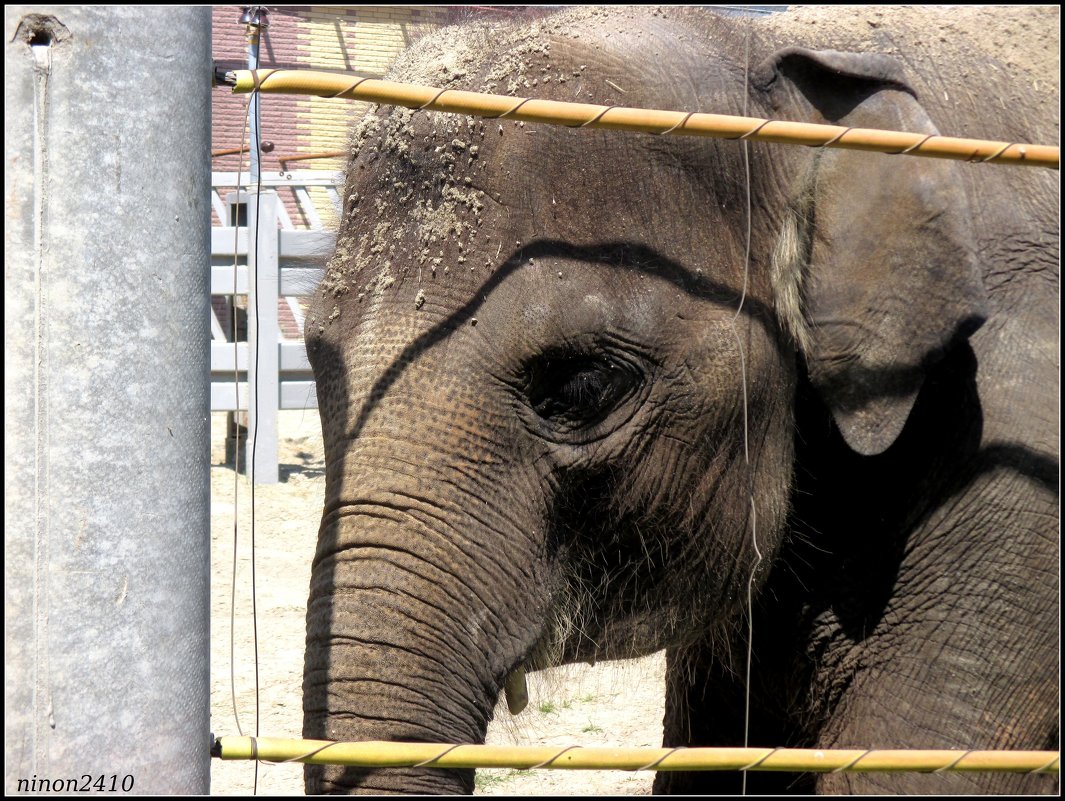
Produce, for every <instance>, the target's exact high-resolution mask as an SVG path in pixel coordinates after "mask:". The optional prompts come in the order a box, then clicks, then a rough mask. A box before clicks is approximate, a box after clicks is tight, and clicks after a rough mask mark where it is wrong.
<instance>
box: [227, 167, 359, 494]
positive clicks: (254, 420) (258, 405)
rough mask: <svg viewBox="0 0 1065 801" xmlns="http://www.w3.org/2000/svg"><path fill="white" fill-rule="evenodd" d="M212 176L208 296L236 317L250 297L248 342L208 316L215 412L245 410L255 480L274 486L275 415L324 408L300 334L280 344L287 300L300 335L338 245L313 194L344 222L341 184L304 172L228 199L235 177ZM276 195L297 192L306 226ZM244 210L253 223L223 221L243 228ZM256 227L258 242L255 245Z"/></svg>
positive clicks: (333, 177)
mask: <svg viewBox="0 0 1065 801" xmlns="http://www.w3.org/2000/svg"><path fill="white" fill-rule="evenodd" d="M211 179H212V180H211V186H212V191H211V194H212V198H211V203H212V207H213V208H214V210H215V213H216V214H217V216H218V219H219V221H221V222H222V225H221V226H212V228H211V294H212V295H223V296H227V297H228V298H229V300H230V307H229V308H230V314H231V315H235V314H236V310H235V308H234V306H233V304H232V299H233V297H234V296H240V295H247V296H248V341H247V342H237V343H234V342H233V341H232V339H231V332H230V328H229V326H228V325H222V324H221V322H220V321H219V320H218V318H217V316H216V315H215V313H214V311H213V310H212V313H211V318H212V319H211V334H212V342H211V409H212V411H226V412H237V411H243V410H246V411H247V412H248V432H249V435H250V437H251V439H250V440H249V446H248V448H247V454H248V458H249V459H250V458H251V457H252V455H253V454H254V462H253V464H252V465H251V469H250V473H251V475H252V477H253V480H254V481H255V482H256V483H258V484H276V483H277V481H278V447H277V445H278V437H277V412H278V410H279V409H315V408H317V406H318V401H317V397H316V395H315V388H314V377H313V376H312V374H311V371H310V370H311V368H310V364H309V363H308V362H307V355H306V352H305V350H304V345H303V339H302V335H301V337H300V338H299V339H298V340H289V341H285V340H284V338H283V336H282V331H281V328H280V326H279V324H278V301H279V300H280V299H282V298H283V299H285V301H286V302H287V303H288V307H289V309H290V310H291V311H292V313H293V316H294V317H295V318H296V321H297V323H298V324H299V326H300V329H301V330H302V323H303V312H302V310H301V309H300V307H299V303H298V301H297V300H296V298H297V297H299V296H303V295H309V294H311V293H312V292H313V291H314V289H315V287H316V286H317V285H318V282H319V280H320V279H321V275H322V270H323V268H324V266H325V261H326V259H328V258H329V255H330V254H331V253H332V251H333V246H334V243H335V238H336V235H335V234H334V233H333V232H332V231H328V230H325V228H324V226H323V223H322V220H321V216H320V214H319V213H318V209H317V208H316V207H315V205H314V203H313V200H312V197H311V192H310V190H311V189H313V188H318V189H319V191H321V192H324V193H325V195H326V197H327V198H328V203H329V204H331V205H332V206H333V208H334V209H336V212H337V215H338V216H339V205H340V200H339V196H338V193H337V188H338V187H339V186H340V185H341V182H342V178H341V174H340V173H333V172H325V171H311V170H307V171H298V172H292V173H286V174H285V175H284V176H281V177H269V178H264V180H263V188H262V189H261V191H256V189H255V188H251V189H243V190H241V191H240V192H237V191H236V190H235V189H234V190H233V191H231V192H229V193H227V194H226V196H225V197H223V196H222V192H223V189H224V188H226V187H236V184H237V176H236V174H235V173H213V174H212V176H211ZM279 189H280V190H281V191H294V192H295V197H296V199H297V203H298V206H299V209H300V212H301V213H302V214H303V216H304V217H305V218H306V220H307V221H308V222H309V223H310V226H311V227H310V228H303V229H297V228H295V226H294V225H293V223H292V220H291V219H290V216H289V214H288V211H287V210H286V208H285V206H284V204H283V203H282V202H281V198H280V197H279V196H278V190H279ZM241 204H242V205H244V209H243V211H245V212H246V220H247V223H248V224H247V225H246V226H245V225H239V226H234V225H232V224H227V223H233V222H238V221H239V216H240V215H239V214H238V213H237V211H238V209H237V208H234V207H237V206H239V205H241ZM257 207H258V208H257ZM256 221H258V225H257V223H256ZM257 228H258V231H259V232H260V234H259V237H258V244H257V246H255V247H250V248H249V242H251V243H254V242H255V238H256V229H257ZM234 254H235V256H234ZM234 261H236V267H235V268H234ZM235 379H236V380H235Z"/></svg>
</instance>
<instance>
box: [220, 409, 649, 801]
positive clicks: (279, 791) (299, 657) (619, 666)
mask: <svg viewBox="0 0 1065 801" xmlns="http://www.w3.org/2000/svg"><path fill="white" fill-rule="evenodd" d="M211 432H212V443H211V445H212V447H211V465H212V466H211V560H212V565H211V573H212V577H211V730H212V731H213V732H214V733H215V735H216V736H222V735H231V734H238V733H241V732H243V733H244V734H254V733H255V706H256V702H255V654H254V650H253V645H252V643H253V619H252V605H251V589H250V588H251V559H250V555H251V548H250V544H251V495H252V488H251V485H250V484H249V483H248V482H247V480H246V478H245V477H244V476H240V477H239V480H238V481H237V482H236V485H235V483H234V472H233V470H232V468H230V467H226V466H225V465H224V464H223V461H224V452H225V443H224V437H225V415H224V414H221V413H219V414H214V415H213V416H212V420H211ZM279 433H280V437H281V445H280V451H281V453H280V472H281V481H280V482H279V483H278V484H276V485H273V486H259V487H257V488H255V573H256V575H255V579H256V612H257V614H256V620H257V627H258V642H259V649H258V651H259V658H258V665H259V667H258V677H259V709H260V725H259V732H260V733H261V734H262V735H263V736H279V737H299V736H301V731H302V727H303V723H302V694H301V683H302V674H303V642H304V613H305V610H306V603H307V587H308V584H309V581H310V566H311V557H312V555H313V553H314V545H315V539H316V536H317V531H318V520H319V516H320V514H321V502H322V496H323V492H324V483H325V479H324V474H323V469H324V462H323V456H322V440H321V431H320V428H319V423H318V414H317V412H315V411H307V412H302V411H288V412H281V413H280V432H279ZM234 488H235V489H236V495H237V501H238V507H237V509H238V518H239V520H240V534H239V539H238V542H237V560H236V563H237V571H236V594H235V600H236V605H235V626H231V625H230V615H231V609H233V604H232V603H231V599H233V598H234V593H233V584H234V581H233V542H234V529H233V496H234ZM231 631H235V636H234V637H233V642H234V649H233V654H234V658H233V660H232V664H233V665H234V668H233V670H232V673H231V670H230V664H231V660H230V634H231ZM664 661H665V660H664V659H663V658H662V656H661V654H659V655H656V656H653V657H648V658H647V659H643V660H639V661H633V662H624V663H618V662H615V663H603V664H600V665H597V666H595V667H589V666H587V665H571V666H566V667H563V668H559V669H556V670H553V671H545V672H543V673H539V674H533V675H531V676H530V677H529V706H528V707H527V708H526V710H525V711H524V712H523V713H522V714H521V715H519V716H518V717H512V716H511V715H510V714H509V712H508V711H507V709H506V705H505V703H503V704H501V705H500V707H498V708H497V712H496V719H495V720H494V721H493V723H492V725H491V727H490V728H489V731H488V742H489V743H493V744H500V745H503V744H511V745H559V746H567V745H575V744H576V745H583V746H622V745H628V746H641V745H647V746H659V745H661V742H662V714H663V706H662V696H663V689H662V688H663V675H664ZM231 688H235V693H234V692H233V691H232V690H231ZM233 695H235V696H236V704H237V709H238V712H239V718H240V723H239V729H238V725H237V723H236V721H235V719H234V713H233V700H232V699H233ZM254 772H255V768H254V765H253V763H250V762H221V761H220V760H214V761H213V762H212V766H211V788H212V793H213V794H215V795H250V794H251V793H252V789H253V782H254ZM653 777H654V774H653V773H650V772H644V773H626V772H621V771H563V770H537V771H518V770H482V771H478V775H477V785H476V792H477V794H481V795H591V794H594V795H641V794H647V793H649V792H650V789H651V783H652V781H653ZM258 792H259V793H260V794H269V795H293V794H302V793H303V768H302V766H300V765H268V764H263V765H261V766H260V767H259V784H258Z"/></svg>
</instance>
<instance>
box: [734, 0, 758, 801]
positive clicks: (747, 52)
mask: <svg viewBox="0 0 1065 801" xmlns="http://www.w3.org/2000/svg"><path fill="white" fill-rule="evenodd" d="M750 62H751V28H750V20H749V19H748V20H746V21H745V24H744V64H743V116H744V117H746V116H747V80H748V73H749V70H750ZM741 138H742V139H743V141H742V143H741V145H742V147H743V170H744V178H745V183H746V190H747V194H746V201H747V236H746V242H745V245H744V256H743V293H742V294H741V295H740V304H739V306H738V307H737V308H736V314H735V316H734V317H733V318H732V333H733V334H734V335H735V337H736V347H737V349H738V351H739V354H740V372H741V376H742V384H743V461H744V464H745V465H746V466H747V497H748V499H749V501H750V505H751V544H752V545H753V546H754V556H755V560H754V564H753V565H752V566H751V574H750V576H748V577H747V669H746V676H745V678H744V708H743V747H744V748H747V747H748V740H749V738H750V728H751V662H752V660H753V655H754V647H753V642H754V575H755V573H756V572H757V571H758V566H759V565H760V564H761V563H762V552H761V551H759V550H758V516H757V510H756V508H755V505H754V481H753V478H752V476H751V452H750V446H749V439H750V432H749V425H748V416H747V359H746V357H745V356H744V353H743V342H742V341H741V339H740V333H739V329H738V328H736V322H737V321H738V320H739V317H740V314H741V313H742V312H743V304H744V302H745V301H746V300H747V284H748V281H749V277H750V267H751V160H750V150H749V149H750V143H749V142H748V141H747V139H746V136H744V137H741ZM741 777H742V778H741V787H740V791H741V793H742V794H743V795H747V771H743V772H742V774H741Z"/></svg>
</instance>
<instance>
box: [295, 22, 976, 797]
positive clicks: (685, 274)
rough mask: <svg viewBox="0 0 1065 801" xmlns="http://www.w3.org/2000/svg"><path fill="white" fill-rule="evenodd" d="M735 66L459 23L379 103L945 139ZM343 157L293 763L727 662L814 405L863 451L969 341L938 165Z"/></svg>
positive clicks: (709, 50)
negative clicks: (557, 667)
mask: <svg viewBox="0 0 1065 801" xmlns="http://www.w3.org/2000/svg"><path fill="white" fill-rule="evenodd" d="M744 36H745V31H744V29H743V28H742V27H737V26H736V25H735V23H734V22H733V21H730V20H726V19H722V18H719V17H717V16H715V15H696V14H695V13H694V12H681V11H678V12H674V13H673V14H672V15H671V16H670V15H659V14H657V13H656V14H651V13H644V12H640V11H629V12H618V13H616V14H613V15H610V14H604V13H602V12H598V11H595V10H592V11H587V10H579V11H569V12H565V13H563V14H561V15H555V16H552V17H548V18H546V19H544V20H541V21H539V22H536V23H533V24H526V25H525V26H513V25H507V26H499V25H492V26H487V25H470V26H466V27H464V28H462V29H458V30H456V29H447V30H446V31H444V32H442V33H440V34H436V35H433V36H430V37H428V38H427V39H425V40H422V41H421V42H419V43H417V44H416V45H415V46H414V47H413V48H412V49H411V50H410V51H409V52H408V53H407V54H406V56H404V57H403V58H402V59H401V61H400V63H399V64H398V66H397V67H395V68H394V70H393V73H392V77H393V78H395V79H397V80H404V81H408V82H412V83H419V84H427V85H433V86H440V87H453V88H462V89H473V90H480V91H489V92H497V93H501V92H508V93H514V94H516V95H518V96H523V95H526V94H532V95H536V96H538V97H545V98H551V99H563V100H577V101H584V102H592V103H601V104H606V105H626V106H644V107H652V108H676V109H706V110H713V111H715V112H720V113H730V114H742V113H744V112H746V113H747V114H748V115H749V116H767V117H777V118H784V119H805V120H809V121H814V122H823V121H829V122H832V123H836V124H841V125H847V126H854V127H859V126H860V127H880V128H895V129H900V130H913V131H920V132H928V133H933V132H934V131H935V127H934V126H933V124H932V122H931V120H930V119H929V116H928V114H927V113H926V112H925V110H924V109H923V108H922V106H921V105H920V104H919V103H918V101H917V100H916V98H915V97H914V93H913V90H912V89H911V88H910V87H909V86H908V84H907V82H906V79H905V77H904V76H903V75H902V71H901V69H900V68H899V67H898V65H897V64H896V63H894V62H893V61H891V60H889V59H886V58H883V57H879V56H867V55H857V54H845V53H839V52H831V51H829V52H825V51H813V50H804V49H799V48H795V47H785V48H782V49H777V48H767V47H766V45H765V44H763V43H761V42H759V41H757V40H756V41H755V42H754V43H753V47H754V52H755V53H758V52H759V49H761V50H762V53H761V57H760V58H755V57H753V56H752V59H751V63H750V64H749V65H748V64H746V63H745V61H744V60H742V59H737V57H736V53H737V52H739V53H742V52H743V45H744V41H745V39H744ZM353 142H354V144H353V156H352V160H351V162H350V166H349V177H348V183H347V186H346V188H345V199H344V200H345V203H344V218H343V222H342V228H341V232H340V235H339V238H338V246H337V250H336V253H335V255H334V256H333V258H332V260H331V261H330V264H329V266H328V270H327V275H326V278H325V280H324V281H323V284H322V286H321V288H320V291H319V294H318V295H317V300H316V307H315V310H314V312H313V313H312V314H311V315H309V316H308V320H307V329H306V339H307V344H308V352H309V355H310V358H311V362H312V365H313V368H314V371H315V376H316V379H317V387H318V403H319V407H320V412H321V417H322V425H323V433H324V439H325V447H326V463H327V482H326V499H325V508H324V514H323V518H322V524H321V531H320V539H319V544H318V548H317V553H316V555H315V559H314V565H313V576H312V582H311V591H310V600H309V607H308V634H307V657H306V672H305V682H304V695H305V700H304V705H305V736H308V737H313V738H325V739H338V740H354V739H386V740H412V741H429V742H442V743H443V742H458V743H463V742H465V743H476V742H483V738H484V736H485V731H486V727H487V725H488V722H489V720H490V718H491V716H492V714H493V709H494V707H495V704H496V701H497V698H498V696H499V694H500V692H501V688H503V687H504V685H505V684H506V682H507V678H508V676H514V675H520V673H521V671H522V670H536V669H539V668H543V667H546V666H549V665H554V664H559V663H564V662H574V661H582V660H587V661H595V660H597V659H617V658H625V657H632V656H638V655H643V654H648V653H651V652H653V651H656V650H658V649H661V648H663V647H667V646H679V645H684V644H685V643H692V642H695V641H699V640H702V639H705V638H707V637H708V636H709V637H710V638H711V639H714V638H715V637H717V639H718V640H720V641H721V642H725V641H726V640H729V637H730V634H729V632H731V631H732V630H734V629H735V628H737V627H738V625H739V623H740V622H742V621H743V620H744V619H745V618H744V616H745V614H746V610H747V598H748V592H749V591H753V592H755V593H757V591H758V588H759V586H761V585H762V584H763V582H764V581H765V579H766V576H767V575H768V574H769V567H770V565H771V564H772V562H773V558H774V555H775V554H777V553H778V552H779V550H780V549H781V548H782V543H785V542H786V537H787V530H788V514H789V508H790V493H791V491H792V486H793V471H794V460H795V447H794V429H795V425H796V421H795V415H794V411H793V410H794V405H795V398H796V393H797V392H798V390H799V387H800V384H801V383H803V382H806V381H809V383H810V384H811V385H812V386H813V387H814V388H816V390H817V392H818V393H819V394H820V396H821V397H822V398H823V402H824V404H825V406H826V407H827V408H828V409H829V410H830V411H831V414H832V416H833V418H834V420H835V421H836V424H837V425H838V427H839V430H840V431H841V432H842V434H843V436H844V438H845V439H846V441H847V442H848V443H849V444H850V445H851V446H852V447H853V449H854V450H855V451H857V452H858V453H860V454H877V453H880V452H882V451H885V450H886V449H888V448H889V447H890V446H891V444H892V442H893V441H894V440H895V438H896V437H897V436H898V435H899V433H900V431H902V429H903V428H904V426H905V423H906V420H907V416H908V414H909V412H910V409H911V407H912V406H913V404H914V400H915V398H916V397H917V395H918V393H919V391H920V389H921V385H922V381H923V378H924V376H925V374H926V373H927V371H928V370H929V369H931V368H933V367H934V365H935V364H936V363H937V361H938V360H940V359H941V358H943V356H944V355H945V354H947V353H949V352H950V351H951V349H952V348H955V347H956V346H958V345H959V343H963V342H964V341H965V338H966V337H968V336H969V335H971V334H972V333H973V332H974V331H975V330H976V329H977V327H978V326H979V325H980V323H981V321H982V320H983V319H984V317H985V315H986V309H985V305H984V294H983V292H984V290H983V288H982V284H981V281H980V276H979V275H978V273H977V266H976V257H975V253H974V250H975V249H974V245H973V239H972V231H971V226H972V222H971V219H970V213H969V209H968V206H967V202H966V198H965V195H964V193H963V192H962V191H961V190H960V189H959V188H958V185H957V182H956V181H955V180H954V172H953V171H954V170H956V169H957V168H956V167H955V166H954V165H952V164H950V163H947V162H933V163H928V162H927V161H923V162H920V163H918V162H917V161H916V160H907V159H906V158H905V157H897V158H893V157H890V156H884V155H868V154H863V153H855V152H847V151H822V150H809V149H803V148H784V147H777V146H773V145H753V146H749V147H747V146H744V145H741V144H739V143H736V142H723V141H718V140H705V139H694V138H688V137H677V136H653V135H644V134H628V133H619V132H607V131H598V130H572V129H567V128H560V127H550V126H546V125H536V124H532V123H519V122H514V121H512V120H486V119H474V118H467V117H457V116H453V115H446V114H439V113H432V112H424V111H412V110H408V109H390V108H377V109H372V110H371V111H370V112H369V113H368V115H367V116H366V117H365V118H364V119H363V120H362V121H361V122H360V123H359V126H358V128H357V130H356V133H355V136H354V140H353ZM714 632H719V633H720V634H719V635H715V634H714ZM307 786H308V790H309V791H314V792H322V791H344V790H358V791H362V792H380V791H396V790H402V791H408V792H409V791H415V792H470V791H471V790H472V786H473V772H472V771H454V770H452V771H448V770H441V769H427V768H417V769H403V770H396V769H392V770H357V769H350V768H349V769H343V768H325V767H310V766H309V767H308V769H307Z"/></svg>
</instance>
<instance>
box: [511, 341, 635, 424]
mask: <svg viewBox="0 0 1065 801" xmlns="http://www.w3.org/2000/svg"><path fill="white" fill-rule="evenodd" d="M637 379H638V375H637V374H636V371H635V370H634V368H632V367H631V366H630V365H628V364H625V363H624V362H622V361H621V360H618V359H612V358H609V357H601V356H589V355H584V354H568V355H565V354H564V355H555V356H544V357H542V358H540V359H538V360H537V361H535V362H533V363H532V364H531V365H529V367H528V372H527V380H526V386H525V392H526V395H527V397H528V401H529V405H530V406H532V408H533V411H535V412H536V414H537V415H539V416H540V417H541V418H543V419H544V420H547V421H549V422H552V423H556V424H559V425H562V426H565V427H582V426H588V425H592V424H594V423H597V422H599V421H600V420H602V419H603V418H604V417H605V416H606V415H607V414H608V413H609V412H610V411H611V410H612V409H614V408H615V407H616V406H617V405H618V404H620V403H621V402H622V401H623V400H625V398H627V397H628V396H629V394H630V393H631V391H632V389H633V388H634V387H635V386H636V383H637Z"/></svg>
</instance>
